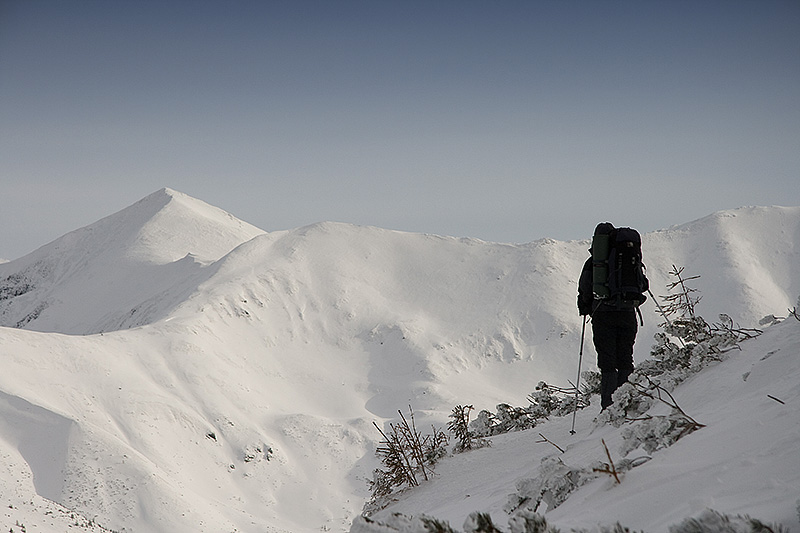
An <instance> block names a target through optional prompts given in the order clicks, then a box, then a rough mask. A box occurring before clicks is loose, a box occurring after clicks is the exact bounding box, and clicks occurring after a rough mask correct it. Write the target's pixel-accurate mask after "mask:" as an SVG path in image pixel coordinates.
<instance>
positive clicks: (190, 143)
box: [0, 0, 800, 259]
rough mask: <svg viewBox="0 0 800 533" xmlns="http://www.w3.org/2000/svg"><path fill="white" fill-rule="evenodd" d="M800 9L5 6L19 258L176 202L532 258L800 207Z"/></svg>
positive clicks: (17, 0)
mask: <svg viewBox="0 0 800 533" xmlns="http://www.w3.org/2000/svg"><path fill="white" fill-rule="evenodd" d="M798 27H800V3H798V2H797V1H795V0H788V1H771V0H766V1H759V2H755V1H749V0H748V1H743V2H740V1H737V0H726V1H720V2H717V1H711V0H708V1H682V0H675V1H664V2H656V1H630V2H621V1H614V0H608V1H579V0H565V1H555V0H552V1H550V0H542V1H526V2H522V1H500V2H488V1H484V2H477V1H471V0H462V1H448V0H442V1H415V0H409V1H382V0H371V1H351V0H342V1H309V0H297V1H236V0H232V1H222V0H220V1H204V0H196V1H165V0H161V1H155V0H138V1H133V0H101V1H88V0H70V1H69V2H64V1H59V0H0V191H2V194H0V202H1V204H0V205H2V209H0V228H2V229H0V257H3V258H5V259H15V258H17V257H21V256H22V255H25V254H27V253H29V252H31V251H33V250H34V249H36V248H38V247H40V246H42V245H44V244H46V243H48V242H50V241H52V240H53V239H56V238H58V237H60V236H61V235H63V234H65V233H67V232H69V231H72V230H74V229H77V228H79V227H82V226H85V225H88V224H91V223H93V222H95V221H97V220H99V219H100V218H102V217H104V216H106V215H109V214H111V213H113V212H116V211H118V210H120V209H122V208H124V207H127V206H128V205H131V204H132V203H134V202H136V201H137V200H139V199H141V198H143V197H144V196H147V195H148V194H150V193H152V192H155V191H157V190H159V189H161V188H162V187H171V188H173V189H176V190H178V191H181V192H183V193H186V194H189V195H191V196H194V197H195V198H199V199H201V200H203V201H205V202H208V203H210V204H212V205H215V206H217V207H220V208H222V209H224V210H226V211H228V212H230V213H231V214H233V215H235V216H236V217H238V218H240V219H242V220H245V221H247V222H249V223H251V224H254V225H256V226H258V227H260V228H261V229H263V230H265V231H276V230H283V229H292V228H296V227H300V226H304V225H307V224H312V223H315V222H320V221H326V220H331V221H338V222H348V223H353V224H360V225H371V226H378V227H382V228H388V229H397V230H403V231H412V232H421V233H434V234H440V235H451V236H457V237H474V238H479V239H483V240H488V241H495V242H515V243H523V242H530V241H533V240H537V239H540V238H545V237H549V238H554V239H559V240H572V239H583V238H588V237H589V236H590V235H591V232H592V230H593V229H594V226H595V225H596V223H597V222H599V221H604V220H610V221H611V222H613V223H615V224H617V225H626V226H634V227H636V228H638V229H639V230H640V231H652V230H657V229H662V228H666V227H669V226H671V225H674V224H681V223H684V222H689V221H691V220H695V219H697V218H701V217H703V216H706V215H708V214H710V213H712V212H715V211H718V210H721V209H730V208H735V207H740V206H743V205H800V32H799V31H797V28H798Z"/></svg>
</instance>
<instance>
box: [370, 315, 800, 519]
mask: <svg viewBox="0 0 800 533" xmlns="http://www.w3.org/2000/svg"><path fill="white" fill-rule="evenodd" d="M742 348H743V349H742V351H741V352H739V351H734V352H732V353H731V354H729V355H730V357H729V359H728V360H726V361H724V362H722V363H719V364H718V365H717V366H714V367H712V368H709V369H706V370H705V371H703V372H701V373H700V374H697V375H696V376H695V377H694V378H693V379H691V380H690V381H688V382H686V383H685V384H683V385H681V386H680V387H679V388H678V389H676V391H674V392H673V395H674V397H675V399H676V400H677V403H678V405H679V406H680V407H681V408H682V409H683V410H684V411H686V412H687V413H688V414H689V415H691V416H692V417H693V418H694V419H696V420H698V421H700V422H701V423H704V424H706V427H705V428H702V429H699V430H697V431H695V432H693V433H692V434H690V435H688V436H686V437H684V438H683V439H681V440H679V441H678V442H677V443H676V444H674V445H673V446H671V447H669V448H666V449H663V450H658V451H656V452H655V453H653V454H652V459H651V460H650V461H648V462H646V463H644V464H643V465H642V466H638V467H636V468H634V469H632V470H630V471H628V472H627V473H626V474H625V476H624V478H623V480H622V482H621V483H620V484H618V485H617V484H616V483H614V482H613V480H612V479H611V478H610V477H601V478H599V479H597V480H595V481H593V482H591V483H589V484H587V485H584V486H583V487H582V488H580V489H578V490H577V491H576V492H574V493H572V494H571V495H570V496H569V498H568V499H567V500H566V502H565V503H563V504H562V505H560V506H558V507H556V508H555V509H552V510H549V511H548V512H547V513H546V514H545V517H546V519H547V521H548V523H549V524H551V525H554V526H556V527H558V528H559V529H561V530H562V531H563V530H566V531H569V530H570V529H592V528H594V527H596V526H599V525H606V526H611V525H613V524H614V523H615V522H620V523H621V524H622V525H624V526H626V527H629V528H631V529H632V530H639V531H667V529H668V527H669V526H672V525H678V524H679V523H680V522H681V521H682V520H683V519H684V518H686V517H690V516H697V515H699V514H700V513H701V512H702V511H704V510H705V509H707V508H710V509H714V510H716V511H718V512H722V513H726V514H731V515H734V516H735V515H739V514H746V515H749V516H751V517H753V518H757V519H760V520H762V521H766V522H772V523H778V524H782V525H784V526H786V527H788V528H789V529H791V530H794V529H796V528H797V527H798V525H800V524H799V523H798V514H797V504H798V501H799V500H800V461H798V460H797V458H798V457H800V423H799V422H800V420H799V419H798V415H797V403H798V401H800V384H798V380H797V375H798V374H797V372H800V357H798V354H800V322H799V321H797V320H794V319H790V320H787V321H785V322H783V323H781V324H779V325H776V326H773V327H771V328H770V329H769V330H767V331H766V332H765V333H764V335H763V336H762V337H759V338H758V339H755V340H750V341H746V342H745V343H744V344H743V345H742ZM770 396H772V397H774V398H777V399H779V400H781V401H782V402H784V403H780V402H779V401H776V400H774V399H772V398H770ZM654 409H657V407H654ZM662 410H663V409H662ZM596 414H597V412H596V410H594V409H592V408H591V407H590V408H588V409H586V410H584V411H581V412H580V413H579V415H578V417H577V421H576V429H577V431H576V434H575V435H571V434H570V427H571V417H564V418H554V419H552V420H551V421H549V422H546V423H544V424H542V425H540V426H537V427H536V428H534V429H532V430H527V431H524V432H518V433H511V434H505V435H502V436H499V437H494V438H493V445H492V447H491V448H484V449H480V450H477V451H471V452H467V453H464V454H460V455H456V456H454V457H452V458H450V459H448V460H446V461H444V462H442V463H441V464H440V465H438V466H437V470H436V472H437V476H436V477H435V478H434V479H433V480H432V481H430V482H428V483H425V484H423V485H422V486H420V487H418V488H416V489H414V490H411V491H408V492H406V493H405V494H403V495H402V496H401V497H400V500H399V501H398V502H397V503H395V504H394V505H392V506H390V507H389V508H387V509H386V510H384V511H382V512H381V513H378V514H376V515H375V516H373V517H372V519H373V520H376V521H381V520H386V519H387V517H388V516H389V515H390V514H391V513H403V514H406V515H409V516H419V515H421V514H426V515H429V516H433V517H436V518H439V519H441V520H446V521H448V522H449V523H450V524H451V526H453V527H455V528H460V527H461V526H462V524H463V523H464V522H465V520H466V518H467V517H468V516H469V514H470V513H472V512H473V511H481V512H488V513H490V514H491V515H492V517H493V519H494V522H495V524H496V525H500V526H501V527H505V521H506V519H507V517H508V515H507V514H506V513H505V512H504V511H503V508H504V507H505V505H506V503H507V501H508V496H509V495H510V494H511V493H513V492H514V490H515V486H516V485H517V483H519V482H520V481H521V480H524V479H529V478H535V477H537V476H538V475H539V465H540V463H541V461H542V459H545V458H548V457H558V458H559V459H561V460H562V461H563V462H564V463H565V464H567V465H569V466H577V467H581V466H583V467H586V466H590V465H591V464H592V463H593V462H596V461H604V462H607V458H606V455H605V450H604V448H603V444H602V442H603V441H605V442H606V444H607V445H608V447H609V450H610V451H611V456H612V460H614V461H616V462H619V461H620V459H622V456H621V454H620V453H619V448H620V444H621V438H620V430H619V429H618V428H614V427H612V426H610V425H601V424H597V423H595V422H594V421H593V416H594V415H596ZM540 433H541V434H543V435H544V436H546V437H547V439H549V440H550V441H552V442H554V443H556V444H558V445H559V446H560V447H561V448H564V449H565V453H563V454H562V453H560V452H559V451H558V450H557V449H556V448H555V447H554V446H553V445H552V444H550V443H547V442H543V439H542V438H541V437H540V436H539V434H540ZM646 455H649V454H646V453H645V452H644V451H643V450H636V451H634V452H632V453H631V454H630V455H629V458H633V457H639V456H646Z"/></svg>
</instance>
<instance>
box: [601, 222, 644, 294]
mask: <svg viewBox="0 0 800 533" xmlns="http://www.w3.org/2000/svg"><path fill="white" fill-rule="evenodd" d="M649 288H650V284H649V282H648V281H647V277H646V276H645V266H644V263H642V238H641V236H640V235H639V232H638V231H636V230H635V229H633V228H615V227H614V226H613V225H612V224H611V223H609V222H603V223H601V224H598V225H597V228H595V231H594V236H593V237H592V291H593V292H594V297H595V298H596V299H598V300H602V301H603V302H604V303H606V304H607V305H612V306H616V307H617V308H620V309H622V308H635V307H636V308H638V307H639V306H640V305H642V303H644V301H645V300H647V296H645V295H644V293H645V292H647V291H648V290H649Z"/></svg>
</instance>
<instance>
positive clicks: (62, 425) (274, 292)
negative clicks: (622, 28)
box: [0, 189, 800, 533]
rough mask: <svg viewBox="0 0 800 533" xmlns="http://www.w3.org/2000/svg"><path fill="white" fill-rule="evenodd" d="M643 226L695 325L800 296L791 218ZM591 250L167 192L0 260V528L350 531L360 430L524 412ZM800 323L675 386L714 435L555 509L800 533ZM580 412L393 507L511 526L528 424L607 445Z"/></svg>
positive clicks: (562, 438)
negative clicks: (508, 505)
mask: <svg viewBox="0 0 800 533" xmlns="http://www.w3.org/2000/svg"><path fill="white" fill-rule="evenodd" d="M588 231H591V228H588V229H587V232H588ZM643 238H644V244H643V248H644V255H645V262H646V263H647V265H648V267H649V269H648V276H649V277H650V279H651V285H652V287H653V291H654V292H655V293H657V294H663V293H664V291H663V290H661V288H662V287H664V286H665V284H666V282H667V279H668V276H667V274H666V273H667V271H668V270H669V268H670V267H671V265H672V263H675V264H678V265H680V266H686V268H687V273H688V274H690V275H695V274H699V275H701V276H702V277H701V278H700V280H698V282H697V286H698V288H700V290H701V291H702V295H703V300H702V301H701V304H700V305H699V307H698V311H699V312H700V314H702V315H703V316H706V317H707V318H708V319H710V320H715V319H716V314H717V313H720V312H726V313H728V314H730V315H731V316H732V317H733V318H734V319H735V320H736V321H737V322H739V323H741V324H742V325H746V326H752V325H754V324H755V323H756V322H757V321H758V319H760V318H761V317H762V316H764V315H765V314H768V313H774V314H776V315H781V314H784V315H785V311H786V309H787V308H789V307H792V306H794V305H795V304H796V302H797V296H798V294H800V258H799V257H798V250H800V208H797V207H758V208H742V209H737V210H731V211H726V212H722V213H716V214H713V215H710V216H709V217H706V218H704V219H701V220H699V221H695V222H692V223H688V224H684V225H681V226H675V227H673V228H669V229H665V230H662V231H658V232H654V233H649V234H646V235H644V236H643ZM588 244H589V243H588V241H571V242H559V241H554V240H551V239H541V240H538V241H534V242H531V243H527V244H520V245H509V244H498V243H489V242H483V241H479V240H475V239H456V238H451V237H443V236H436V235H421V234H412V233H404V232H397V231H389V230H384V229H380V228H371V227H360V226H353V225H349V224H341V223H329V222H326V223H320V224H314V225H311V226H307V227H303V228H297V229H293V230H287V231H280V232H272V233H266V232H264V231H262V230H260V229H258V228H255V227H253V226H251V225H249V224H247V223H245V222H242V221H240V220H238V219H236V218H235V217H233V216H232V215H230V214H228V213H225V212H224V211H221V210H219V209H217V208H215V207H212V206H210V205H208V204H206V203H204V202H201V201H199V200H196V199H193V198H190V197H188V196H186V195H183V194H181V193H179V192H177V191H173V190H170V189H163V190H161V191H158V192H156V193H154V194H152V195H150V196H148V197H147V198H144V199H143V200H141V201H139V202H137V203H136V204H133V205H132V206H130V207H129V208H127V209H124V210H123V211H120V212H119V213H116V214H112V215H111V216H109V217H106V218H104V219H102V220H100V221H98V222H96V223H95V224H92V225H90V226H87V227H85V228H81V229H79V230H76V231H74V232H71V233H69V234H67V235H65V236H64V237H62V238H60V239H58V240H56V241H54V242H52V243H50V244H47V245H45V246H43V247H42V248H40V249H38V250H36V251H35V252H33V253H32V254H29V255H28V256H25V257H22V258H19V259H16V260H13V261H10V262H7V263H3V264H0V325H1V326H2V327H0V359H1V360H2V369H3V371H2V372H0V457H2V461H0V464H1V465H2V467H1V468H2V470H0V503H2V504H3V513H2V514H0V526H2V527H6V530H8V529H10V528H15V529H14V530H15V531H16V530H17V528H19V527H20V526H19V525H18V524H24V525H25V526H26V528H27V530H28V531H31V530H38V531H44V532H48V531H64V530H66V529H67V528H68V527H69V526H70V525H75V524H78V525H79V526H80V528H82V529H85V530H89V531H102V530H103V528H109V529H113V530H117V531H136V532H150V531H153V532H162V531H163V532H166V531H215V532H216V531H259V532H261V531H263V532H285V531H290V532H296V533H297V532H300V533H301V532H306V531H308V532H310V531H320V530H328V531H348V530H349V529H350V527H351V523H352V521H353V519H354V518H355V517H356V516H357V515H358V514H359V513H360V511H361V509H362V506H363V505H364V503H365V501H366V499H367V498H368V496H369V494H368V487H367V479H370V478H371V474H372V470H373V469H374V468H375V467H376V466H377V459H376V458H375V456H374V450H375V446H376V443H377V440H378V439H379V437H380V436H379V435H378V433H377V431H376V430H375V428H374V427H373V425H372V424H373V422H377V423H378V424H379V425H381V424H385V423H387V422H388V421H389V420H391V419H393V418H395V417H396V416H397V411H398V410H399V409H402V410H406V409H407V407H408V406H409V405H413V408H414V411H415V413H416V414H417V416H418V419H417V420H418V423H419V424H420V425H422V426H427V425H428V424H429V423H437V424H443V423H444V421H446V417H447V415H448V414H449V412H450V410H451V409H452V407H453V406H455V405H456V404H473V405H475V407H476V408H477V409H488V410H494V407H495V405H496V404H498V403H501V402H507V403H511V404H514V405H521V404H523V403H524V402H525V398H526V396H527V395H528V394H529V393H530V392H532V391H533V388H534V387H535V385H536V383H538V381H540V380H545V381H548V382H551V383H554V384H557V385H566V384H567V383H568V381H569V380H574V377H575V366H576V363H577V359H576V357H577V349H578V344H579V338H580V331H581V320H580V317H578V316H577V312H576V309H575V295H576V289H575V287H576V283H577V276H578V274H579V272H580V268H581V265H582V263H583V261H584V260H585V258H586V257H587V256H588V252H587V251H586V250H587V248H588ZM643 311H644V314H645V326H644V328H642V330H641V331H640V334H639V337H638V339H639V340H638V342H637V347H636V359H637V361H641V360H644V359H645V358H647V357H648V354H649V348H650V345H651V339H652V336H653V333H654V332H655V331H657V324H658V322H659V317H658V315H657V314H656V310H655V306H654V305H653V303H652V302H648V303H646V304H645V307H644V309H643ZM798 326H800V322H797V321H795V320H794V319H789V320H786V321H785V322H783V323H781V324H779V325H777V326H773V327H771V328H769V329H768V331H767V332H766V333H765V334H764V335H763V336H762V337H760V338H758V339H756V340H753V341H749V342H748V343H746V344H745V345H744V349H743V350H742V351H741V352H736V353H733V354H732V355H731V357H730V359H729V360H727V361H725V362H723V363H720V364H719V365H718V366H715V367H713V368H711V369H708V370H706V371H705V372H704V373H702V374H699V375H698V376H697V377H695V378H694V379H692V380H690V381H689V382H687V383H685V384H683V385H682V386H681V387H680V388H679V389H678V390H677V392H678V393H679V394H678V395H677V398H678V400H679V403H680V404H681V406H682V407H685V408H686V410H687V411H689V412H690V413H691V414H692V415H693V416H695V417H696V418H697V419H698V420H701V421H702V422H703V423H705V424H707V427H706V428H703V429H701V430H699V431H697V432H695V433H693V434H692V435H690V436H688V437H686V438H685V439H682V440H681V441H679V442H678V443H677V444H676V445H675V446H673V447H671V448H668V449H666V450H662V451H658V452H656V453H655V454H654V457H653V459H652V460H651V461H649V462H648V463H646V464H645V465H643V466H640V467H637V468H636V469H633V470H631V471H630V472H628V473H627V474H626V477H625V479H624V481H623V483H622V484H621V485H619V486H616V487H614V486H610V485H609V484H608V482H607V481H603V480H598V481H595V482H593V483H590V484H588V485H586V486H584V487H582V488H581V489H580V490H579V491H577V492H575V493H574V494H573V495H571V496H570V498H569V500H568V501H567V502H566V503H564V504H563V505H562V506H560V507H558V508H556V509H552V510H550V511H549V512H548V513H547V515H546V516H547V519H548V521H551V522H552V523H554V524H556V525H558V526H559V527H563V528H570V527H588V526H591V525H593V524H595V523H598V522H603V523H607V522H613V521H616V520H620V521H621V522H623V523H624V525H626V526H628V527H635V528H642V529H645V530H648V531H663V530H666V527H667V526H668V525H670V524H674V523H676V522H679V521H680V520H682V519H683V518H685V517H687V516H690V515H694V514H697V512H698V510H702V508H704V507H713V508H714V509H716V510H718V511H725V512H728V511H731V510H733V511H735V512H736V513H739V512H748V513H751V514H752V515H753V516H754V517H755V518H759V519H762V520H765V521H777V522H780V523H783V524H786V525H787V526H789V527H795V528H796V527H797V526H798V524H797V515H796V511H795V502H796V501H797V499H798V498H800V477H799V475H798V471H797V469H798V465H797V461H796V457H797V456H798V449H797V447H798V443H800V439H799V438H798V437H800V435H798V426H799V425H798V415H797V414H796V413H797V402H798V387H797V385H796V382H797V380H796V379H794V380H793V379H792V378H793V376H796V375H797V374H796V371H797V364H798V361H797V353H798V348H800V340H799V337H800V334H798ZM592 354H593V351H592V350H591V347H590V346H589V345H588V344H587V354H586V356H585V357H584V364H585V366H584V368H590V367H592ZM767 355H769V356H768V357H765V356H767ZM762 358H763V360H762ZM793 370H794V371H795V372H793ZM748 372H749V374H747V373H748ZM745 374H746V375H747V379H746V380H744V379H743V377H742V376H743V375H745ZM766 394H770V395H771V396H774V397H777V398H780V399H781V400H783V401H784V402H785V404H780V403H778V402H777V401H775V400H772V399H770V398H768V397H766ZM591 409H592V408H590V409H588V410H585V411H582V412H581V413H579V415H578V419H577V423H578V426H577V427H578V428H579V431H578V433H577V435H575V436H571V435H569V433H568V429H569V421H567V420H561V419H555V420H553V421H551V422H549V423H548V424H547V425H545V426H540V427H537V428H535V429H534V430H532V431H528V432H521V433H514V434H509V435H504V436H499V437H494V438H493V446H492V447H491V448H488V449H483V450H477V451H473V452H469V453H466V454H461V455H458V456H455V457H453V458H449V459H447V460H445V461H443V462H442V463H441V464H440V465H439V467H438V468H437V476H436V478H435V479H434V480H433V481H432V482H430V483H428V484H426V485H425V486H422V487H420V488H418V489H416V490H414V491H409V492H407V493H405V494H404V495H402V497H401V500H400V501H399V502H398V503H397V504H396V505H395V506H393V507H392V508H390V509H388V510H387V512H390V511H401V512H405V513H411V514H418V513H422V512H425V513H429V514H432V515H434V516H437V517H441V518H444V519H447V520H450V521H451V523H452V524H453V525H454V527H460V526H461V524H463V522H464V520H465V519H466V516H467V515H468V514H469V513H470V512H472V511H475V510H487V511H491V512H492V515H493V517H494V518H495V522H496V523H498V524H500V525H504V522H503V516H504V513H503V511H502V507H503V505H504V504H505V501H506V500H507V497H508V495H509V494H511V493H513V492H514V491H515V483H516V481H517V480H518V479H524V478H525V477H526V476H527V477H531V476H533V475H535V472H536V471H537V469H538V467H539V462H540V460H541V458H543V457H545V456H546V455H548V454H552V453H553V452H554V450H555V448H554V447H553V446H551V445H550V444H542V443H539V442H537V441H538V440H540V438H539V436H538V432H539V431H541V432H543V433H545V434H546V435H547V437H548V438H549V439H551V440H552V441H554V442H556V443H559V444H560V445H562V447H565V446H566V447H567V453H566V454H564V459H565V461H568V462H570V463H575V464H579V465H586V464H589V463H590V462H591V461H594V460H596V459H602V453H603V452H602V446H601V445H599V444H598V443H599V442H600V439H605V440H606V442H607V443H608V444H609V447H610V449H611V450H612V454H614V453H617V450H618V448H619V445H620V436H619V431H620V430H619V429H617V428H613V427H611V426H598V427H594V425H593V422H592V418H593V416H594V415H596V412H590V411H591ZM633 453H634V454H635V453H636V452H633ZM75 527H78V526H75ZM34 528H35V529H34Z"/></svg>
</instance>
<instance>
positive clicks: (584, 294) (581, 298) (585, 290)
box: [578, 257, 594, 315]
mask: <svg viewBox="0 0 800 533" xmlns="http://www.w3.org/2000/svg"><path fill="white" fill-rule="evenodd" d="M592 281H593V280H592V258H591V257H590V258H589V259H587V260H586V262H585V263H584V264H583V270H581V277H580V279H579V280H578V312H579V313H580V314H581V315H591V314H592V312H593V311H594V290H593V289H592Z"/></svg>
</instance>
